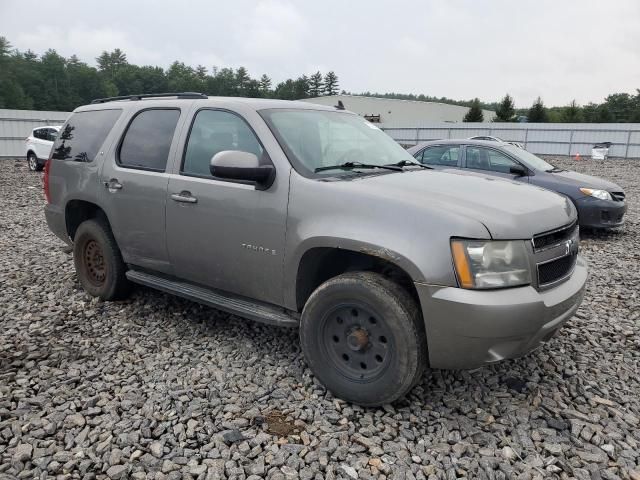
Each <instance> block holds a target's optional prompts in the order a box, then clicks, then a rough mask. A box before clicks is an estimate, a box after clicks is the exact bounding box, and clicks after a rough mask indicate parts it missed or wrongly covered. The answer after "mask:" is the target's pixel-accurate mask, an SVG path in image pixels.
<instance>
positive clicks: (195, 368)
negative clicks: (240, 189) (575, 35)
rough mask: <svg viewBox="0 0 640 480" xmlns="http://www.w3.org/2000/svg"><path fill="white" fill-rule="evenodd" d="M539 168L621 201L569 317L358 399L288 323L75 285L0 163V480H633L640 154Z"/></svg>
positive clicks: (34, 196) (27, 192)
mask: <svg viewBox="0 0 640 480" xmlns="http://www.w3.org/2000/svg"><path fill="white" fill-rule="evenodd" d="M556 163H557V164H558V165H559V166H562V167H566V168H572V169H574V170H578V171H582V172H586V173H592V174H597V175H601V176H603V177H605V178H609V179H611V180H613V181H615V182H617V183H619V184H620V185H622V186H623V188H624V189H625V190H626V192H627V198H628V200H629V212H628V215H627V224H626V226H625V227H624V229H623V230H622V231H621V232H617V233H607V234H595V233H585V234H583V239H582V242H581V247H582V253H583V255H584V256H585V257H586V258H587V260H588V261H589V263H590V266H591V276H590V279H589V284H588V291H587V295H586V298H585V302H584V303H583V305H582V306H581V308H580V310H579V311H578V314H577V316H576V317H575V318H574V319H573V320H572V321H571V322H570V323H569V324H568V325H567V326H566V327H565V328H564V329H563V330H562V331H561V333H560V334H559V335H558V336H556V337H555V338H554V339H553V340H552V341H551V342H550V343H549V344H548V345H546V346H544V347H543V348H542V349H539V350H538V351H536V352H535V353H533V354H531V355H529V356H527V357H526V358H524V359H520V360H517V361H508V362H504V363H502V364H499V365H495V366H491V367H485V368H482V369H478V370H474V371H459V372H445V371H432V372H429V373H427V375H426V376H425V378H424V380H423V381H422V383H421V384H420V385H419V386H418V387H417V388H415V389H414V391H413V392H412V393H411V394H410V396H409V397H408V398H407V399H406V400H403V401H401V402H398V403H397V404H394V405H393V406H387V407H385V408H380V409H362V408H359V407H356V406H352V405H349V404H346V403H344V402H342V401H340V400H337V399H335V398H333V397H332V396H331V395H330V394H328V393H327V392H326V391H325V390H324V389H323V388H322V387H321V386H320V385H318V383H317V382H316V381H314V379H313V377H312V376H311V375H310V372H309V370H308V369H307V368H306V366H305V363H304V361H303V357H302V355H301V352H300V349H299V346H298V340H297V332H295V331H292V330H281V329H277V328H273V327H267V326H263V325H259V324H256V323H252V322H249V321H244V320H242V319H238V318H236V317H233V316H229V315H226V314H223V313H220V312H217V311H215V310H212V309H209V308H205V307H201V306H199V305H197V304H195V303H192V302H188V301H185V300H181V299H177V298H174V297H171V296H168V295H164V294H162V293H158V292H155V291H152V290H148V289H143V288H138V289H137V290H136V292H135V293H134V295H133V296H132V298H130V299H129V300H127V301H124V302H118V303H102V302H98V301H96V300H95V299H92V298H90V297H89V296H88V295H86V294H85V293H84V292H83V291H82V290H81V288H80V286H79V284H78V282H77V280H76V276H75V273H74V270H73V263H72V258H71V255H70V254H68V253H64V251H63V250H62V249H61V246H62V243H61V242H60V241H59V240H57V239H56V238H55V237H54V236H53V235H52V234H50V233H49V231H48V230H47V227H46V224H45V221H44V218H43V213H42V204H43V200H42V191H41V175H40V174H34V173H29V172H28V171H27V170H26V168H25V163H24V162H23V161H20V162H14V161H13V160H4V161H0V252H1V253H0V325H1V326H2V330H1V331H0V479H5V478H15V477H16V476H17V477H18V478H50V477H52V478H53V477H57V478H62V479H64V478H86V479H90V478H114V479H118V478H135V479H144V478H150V479H151V478H155V479H165V478H166V479H184V478H187V479H188V478H193V479H196V478H197V479H205V478H206V479H216V478H235V479H245V478H246V479H251V480H254V479H257V478H263V477H266V478H272V479H289V478H302V479H311V478H316V479H322V478H327V479H330V478H346V479H355V478H364V479H366V478H393V479H404V478H406V479H414V478H416V479H424V478H428V479H447V480H449V479H456V478H477V479H494V478H495V479H510V478H517V479H541V478H562V479H564V478H576V479H580V480H582V479H600V478H602V479H616V478H623V479H629V478H631V479H633V480H638V479H640V467H639V463H640V453H639V452H640V400H639V398H640V379H639V376H640V375H639V372H640V353H639V347H640V336H639V333H638V332H639V327H640V268H639V265H640V262H639V260H640V253H639V251H640V237H639V234H640V213H639V212H640V186H639V185H640V161H638V160H636V161H622V160H611V161H608V162H607V163H602V162H594V161H590V160H589V161H582V162H576V161H572V160H569V159H558V160H557V162H556Z"/></svg>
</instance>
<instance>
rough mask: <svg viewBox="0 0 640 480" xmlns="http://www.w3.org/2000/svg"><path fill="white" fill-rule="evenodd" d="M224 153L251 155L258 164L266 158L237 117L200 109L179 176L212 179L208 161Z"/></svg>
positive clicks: (252, 134) (244, 124) (257, 143)
mask: <svg viewBox="0 0 640 480" xmlns="http://www.w3.org/2000/svg"><path fill="white" fill-rule="evenodd" d="M225 150H239V151H241V152H248V153H253V154H254V155H255V156H257V157H258V159H260V161H261V162H263V161H265V158H266V155H264V153H265V152H264V149H263V148H262V145H260V142H259V141H258V139H257V138H256V135H255V134H254V133H253V131H252V130H251V128H249V125H247V123H246V122H245V121H244V120H243V119H242V118H240V117H239V116H238V115H236V114H233V113H230V112H225V111H222V110H201V111H200V112H198V114H197V115H196V118H195V120H194V122H193V125H192V127H191V132H190V133H189V140H188V141H187V149H186V152H185V155H184V161H183V165H182V169H181V173H183V174H186V175H196V176H206V177H211V172H210V171H209V164H210V162H211V158H212V157H213V156H214V155H215V154H216V153H218V152H222V151H225Z"/></svg>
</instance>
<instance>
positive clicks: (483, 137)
mask: <svg viewBox="0 0 640 480" xmlns="http://www.w3.org/2000/svg"><path fill="white" fill-rule="evenodd" d="M469 140H486V141H488V142H500V143H509V144H511V145H515V146H516V147H518V148H522V149H524V145H522V144H521V143H518V142H510V141H508V140H502V139H501V138H498V137H492V136H491V135H478V136H476V137H469Z"/></svg>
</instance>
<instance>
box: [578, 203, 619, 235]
mask: <svg viewBox="0 0 640 480" xmlns="http://www.w3.org/2000/svg"><path fill="white" fill-rule="evenodd" d="M576 208H577V209H578V218H579V219H580V226H581V227H587V228H614V227H620V226H622V225H623V224H624V214H625V212H626V211H627V204H626V203H625V202H624V201H621V202H615V201H613V200H600V199H599V198H594V197H589V196H585V197H583V198H579V199H578V200H576Z"/></svg>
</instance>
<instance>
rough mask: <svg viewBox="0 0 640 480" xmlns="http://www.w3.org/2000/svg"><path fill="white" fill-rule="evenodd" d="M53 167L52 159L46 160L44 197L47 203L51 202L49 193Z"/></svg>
mask: <svg viewBox="0 0 640 480" xmlns="http://www.w3.org/2000/svg"><path fill="white" fill-rule="evenodd" d="M50 168H51V159H48V160H47V161H46V162H44V178H43V179H42V181H43V184H44V198H45V199H46V201H47V203H51V196H50V194H49V169H50Z"/></svg>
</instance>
